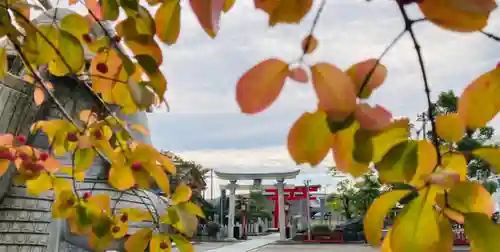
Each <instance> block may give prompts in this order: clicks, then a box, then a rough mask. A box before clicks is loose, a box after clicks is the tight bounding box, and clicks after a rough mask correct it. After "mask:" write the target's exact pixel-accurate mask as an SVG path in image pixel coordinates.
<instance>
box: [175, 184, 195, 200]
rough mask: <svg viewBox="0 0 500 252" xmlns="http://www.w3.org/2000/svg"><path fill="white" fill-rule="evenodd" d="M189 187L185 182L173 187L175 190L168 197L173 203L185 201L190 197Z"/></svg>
mask: <svg viewBox="0 0 500 252" xmlns="http://www.w3.org/2000/svg"><path fill="white" fill-rule="evenodd" d="M191 194H192V192H191V188H190V187H189V186H187V185H186V184H184V183H183V184H180V185H179V186H177V188H175V192H174V194H173V195H172V198H171V199H170V200H171V202H172V204H173V205H177V204H179V203H183V202H186V201H188V200H190V199H191Z"/></svg>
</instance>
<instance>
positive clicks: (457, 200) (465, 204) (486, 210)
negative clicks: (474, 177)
mask: <svg viewBox="0 0 500 252" xmlns="http://www.w3.org/2000/svg"><path fill="white" fill-rule="evenodd" d="M447 203H448V205H449V207H450V208H451V209H454V210H456V211H460V212H461V213H463V214H466V213H482V214H486V215H487V216H492V215H493V211H494V202H493V199H492V197H491V195H490V193H489V192H488V191H487V190H486V189H485V188H484V187H483V186H482V185H481V184H479V183H476V182H471V181H463V182H460V183H457V184H456V185H455V186H453V187H452V188H451V189H450V190H449V191H448V193H447Z"/></svg>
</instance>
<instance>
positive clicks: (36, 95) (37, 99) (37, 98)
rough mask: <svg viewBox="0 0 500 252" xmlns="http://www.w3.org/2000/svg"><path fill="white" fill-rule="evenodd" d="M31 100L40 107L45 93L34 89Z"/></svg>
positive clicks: (37, 88) (39, 89)
mask: <svg viewBox="0 0 500 252" xmlns="http://www.w3.org/2000/svg"><path fill="white" fill-rule="evenodd" d="M33 100H34V102H35V104H36V105H41V104H42V103H43V102H44V101H45V92H44V91H43V89H41V88H39V87H36V88H35V91H34V93H33Z"/></svg>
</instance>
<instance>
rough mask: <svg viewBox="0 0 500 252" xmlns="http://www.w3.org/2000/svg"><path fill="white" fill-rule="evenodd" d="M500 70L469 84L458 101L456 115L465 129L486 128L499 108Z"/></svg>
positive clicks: (495, 70) (486, 74) (497, 69)
mask: <svg viewBox="0 0 500 252" xmlns="http://www.w3.org/2000/svg"><path fill="white" fill-rule="evenodd" d="M498 97H500V68H499V67H497V68H495V69H494V70H492V71H490V72H487V73H485V74H483V75H481V76H480V77H479V78H477V79H476V80H474V81H473V82H472V83H470V84H469V85H468V86H467V87H466V88H465V89H464V91H463V93H462V95H461V96H460V98H459V99H458V108H457V111H458V115H459V117H460V119H461V120H462V121H463V123H464V124H465V126H466V127H467V128H471V129H476V128H482V127H484V126H486V124H487V123H488V122H489V121H491V119H493V117H495V115H496V114H497V113H498V110H499V108H500V102H499V101H498V99H497V98H498Z"/></svg>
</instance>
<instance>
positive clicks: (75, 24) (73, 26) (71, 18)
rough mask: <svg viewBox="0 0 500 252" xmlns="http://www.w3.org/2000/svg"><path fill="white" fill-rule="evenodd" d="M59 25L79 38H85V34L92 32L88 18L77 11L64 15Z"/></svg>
mask: <svg viewBox="0 0 500 252" xmlns="http://www.w3.org/2000/svg"><path fill="white" fill-rule="evenodd" d="M59 25H60V27H61V29H62V30H65V31H67V32H69V33H70V34H71V35H73V36H74V37H75V38H77V39H83V38H82V37H83V35H84V34H88V33H89V32H90V25H89V23H88V22H87V20H86V19H85V18H84V17H83V16H81V15H80V14H77V13H72V14H69V15H66V16H64V17H63V18H62V19H61V23H60V24H59Z"/></svg>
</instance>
